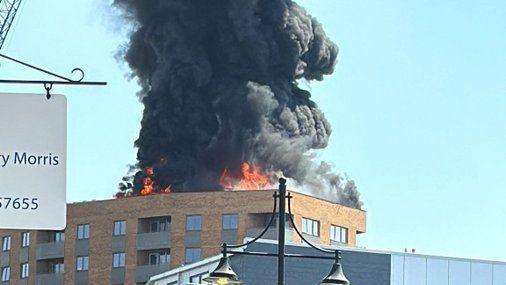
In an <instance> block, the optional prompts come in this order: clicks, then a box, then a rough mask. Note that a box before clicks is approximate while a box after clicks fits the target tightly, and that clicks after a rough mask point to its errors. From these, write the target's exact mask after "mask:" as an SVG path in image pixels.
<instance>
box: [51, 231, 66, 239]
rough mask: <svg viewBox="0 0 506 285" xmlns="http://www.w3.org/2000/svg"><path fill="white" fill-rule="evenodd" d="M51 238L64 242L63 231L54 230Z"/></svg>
mask: <svg viewBox="0 0 506 285" xmlns="http://www.w3.org/2000/svg"><path fill="white" fill-rule="evenodd" d="M53 239H54V242H64V241H65V231H61V232H54V234H53Z"/></svg>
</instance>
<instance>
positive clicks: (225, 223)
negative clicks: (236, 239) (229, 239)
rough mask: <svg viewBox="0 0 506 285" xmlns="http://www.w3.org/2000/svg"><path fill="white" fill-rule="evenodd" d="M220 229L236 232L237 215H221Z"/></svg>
mask: <svg viewBox="0 0 506 285" xmlns="http://www.w3.org/2000/svg"><path fill="white" fill-rule="evenodd" d="M221 228H222V229H223V230H237V229H238V228H239V215H238V214H223V215H222V218H221Z"/></svg>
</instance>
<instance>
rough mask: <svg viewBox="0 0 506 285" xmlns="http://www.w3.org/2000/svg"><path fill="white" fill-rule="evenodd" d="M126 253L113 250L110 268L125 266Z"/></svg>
mask: <svg viewBox="0 0 506 285" xmlns="http://www.w3.org/2000/svg"><path fill="white" fill-rule="evenodd" d="M125 267H126V254H125V253H124V252H115V253H113V254H112V268H125Z"/></svg>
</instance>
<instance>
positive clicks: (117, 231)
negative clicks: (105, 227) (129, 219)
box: [112, 220, 126, 237]
mask: <svg viewBox="0 0 506 285" xmlns="http://www.w3.org/2000/svg"><path fill="white" fill-rule="evenodd" d="M117 225H119V228H118V227H117ZM112 235H113V236H115V237H118V236H125V235H126V220H118V221H114V223H113V227H112Z"/></svg>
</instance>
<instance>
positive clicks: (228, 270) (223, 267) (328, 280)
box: [204, 178, 350, 285]
mask: <svg viewBox="0 0 506 285" xmlns="http://www.w3.org/2000/svg"><path fill="white" fill-rule="evenodd" d="M292 198H293V196H292V195H291V194H290V193H288V194H287V192H286V179H284V178H280V179H279V189H278V191H277V192H276V193H274V195H273V200H274V208H273V210H272V216H271V219H270V221H269V223H268V224H267V226H266V227H265V229H264V230H263V231H262V232H261V233H260V235H259V236H258V237H256V238H254V239H252V240H250V241H248V242H246V243H244V244H238V245H227V244H226V243H224V244H223V245H222V250H221V253H222V255H223V256H222V257H221V259H220V262H219V263H218V266H217V267H216V269H215V270H214V271H213V272H211V273H210V274H209V277H207V278H204V281H206V282H209V283H211V284H216V285H228V284H231V285H232V284H242V282H241V281H240V278H239V276H238V275H237V274H236V273H235V272H234V270H233V269H232V267H231V266H230V262H229V258H228V254H236V255H250V256H263V257H277V260H278V283H277V284H278V285H285V257H288V258H305V259H327V260H334V264H333V265H332V268H331V270H330V272H329V274H328V275H327V276H326V277H325V278H324V279H323V280H322V281H321V282H320V283H319V284H318V285H329V284H343V285H350V281H348V279H347V278H346V276H345V275H344V273H343V269H342V266H341V252H340V251H339V250H335V251H332V250H327V249H323V248H320V247H318V246H315V245H313V244H312V243H310V242H309V241H308V240H307V239H306V238H304V236H303V235H302V233H301V232H300V231H299V230H298V229H297V226H296V225H295V222H294V220H293V217H292V209H291V203H290V202H291V199H292ZM287 200H288V220H289V222H290V223H291V224H292V226H293V228H294V230H295V232H296V233H297V235H298V236H299V237H300V238H301V239H302V241H304V242H305V243H307V244H308V245H309V246H310V247H312V248H313V249H315V250H317V251H320V252H323V253H327V254H333V256H318V255H303V254H288V253H286V252H285V247H286V244H285V224H286V214H285V211H286V205H287V204H286V201H287ZM278 201H279V211H278V213H277V217H278V252H277V253H270V252H252V251H237V250H232V249H236V248H241V247H245V246H247V245H250V244H252V243H254V242H256V241H257V240H259V239H260V238H261V237H262V236H263V235H264V234H265V233H266V232H267V231H268V230H269V228H270V227H271V225H272V223H273V222H274V220H275V217H276V209H277V203H278Z"/></svg>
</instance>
